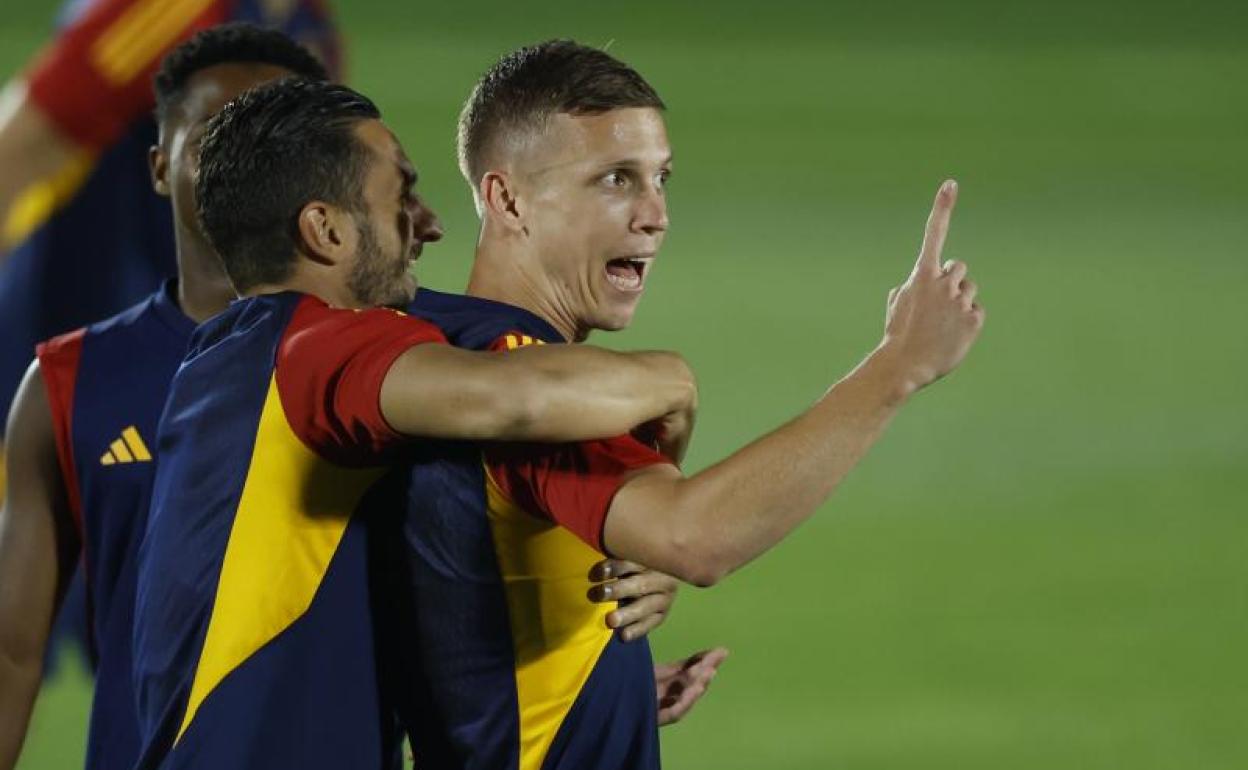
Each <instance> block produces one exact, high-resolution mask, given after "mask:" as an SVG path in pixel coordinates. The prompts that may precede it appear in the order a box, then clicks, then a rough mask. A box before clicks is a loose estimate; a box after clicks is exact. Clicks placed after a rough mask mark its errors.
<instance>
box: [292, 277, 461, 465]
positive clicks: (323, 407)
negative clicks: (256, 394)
mask: <svg viewBox="0 0 1248 770" xmlns="http://www.w3.org/2000/svg"><path fill="white" fill-rule="evenodd" d="M428 343H443V344H445V343H446V337H445V336H443V334H442V332H441V330H439V329H438V327H436V326H434V325H433V324H430V323H428V322H427V321H422V320H419V319H416V318H413V317H411V316H408V315H405V314H403V313H400V312H399V311H397V310H387V309H382V308H375V309H370V310H341V309H335V308H330V307H328V306H326V305H325V304H324V303H323V302H321V301H320V300H317V299H315V298H313V297H305V298H304V299H303V301H301V302H300V304H299V306H298V307H297V308H296V309H295V312H294V314H293V316H292V318H291V321H290V324H289V325H288V326H287V328H286V333H285V334H284V335H283V338H282V342H281V344H280V345H279V346H278V352H277V362H276V364H277V365H276V377H277V387H278V392H279V395H280V396H281V399H282V408H283V411H285V413H286V418H287V421H288V422H289V424H290V426H291V428H292V429H293V430H294V432H295V434H296V435H297V436H299V438H300V440H302V441H303V442H304V443H305V444H307V445H308V446H309V447H310V448H312V449H313V451H315V452H317V453H318V454H320V455H321V456H323V457H325V458H326V459H328V460H332V461H334V462H338V463H341V464H344V465H369V464H374V463H377V462H378V461H380V460H383V459H384V458H385V457H386V456H387V455H388V454H389V452H390V451H391V450H393V449H394V448H396V446H397V445H398V444H400V443H402V442H403V441H404V440H405V438H404V437H403V436H402V435H400V434H399V433H398V432H397V431H395V430H394V429H393V428H391V427H390V425H389V424H388V423H387V422H386V420H385V417H384V416H383V415H382V413H381V386H382V383H383V382H385V379H386V374H387V373H388V372H389V371H390V367H391V366H392V365H393V364H394V362H395V360H396V359H397V358H398V357H399V356H400V355H402V354H403V353H404V352H405V351H407V350H408V349H410V348H413V347H415V346H417V345H424V344H428Z"/></svg>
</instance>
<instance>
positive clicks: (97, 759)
mask: <svg viewBox="0 0 1248 770" xmlns="http://www.w3.org/2000/svg"><path fill="white" fill-rule="evenodd" d="M293 75H299V76H303V77H309V78H317V79H324V78H326V77H327V75H328V73H327V72H326V70H325V67H324V66H323V65H322V64H321V63H320V62H319V61H318V60H317V59H316V58H315V57H314V56H313V55H312V54H311V53H309V52H308V51H307V50H306V49H304V48H303V47H301V46H300V45H298V44H297V43H295V42H294V41H292V40H291V39H290V38H288V37H286V36H285V35H283V34H282V33H280V32H278V31H275V30H268V29H263V28H260V27H256V26H253V25H248V24H230V25H223V26H218V27H213V28H210V29H208V30H206V31H203V32H200V33H198V34H196V35H195V36H194V37H193V38H191V39H190V40H189V41H187V42H184V43H182V44H181V45H180V46H178V47H177V48H175V49H174V50H173V51H171V52H170V53H169V54H168V55H167V56H166V57H165V58H164V60H163V62H162V64H161V67H160V70H159V71H158V73H157V74H156V76H155V93H156V114H157V116H158V127H159V132H158V140H157V143H156V144H155V145H153V146H152V147H151V148H150V150H149V164H150V170H151V174H150V178H149V179H150V181H149V184H150V185H151V187H152V189H153V190H154V191H155V194H156V195H157V196H159V197H160V198H161V199H163V200H166V201H167V203H166V205H169V206H170V208H171V209H172V212H173V224H174V240H173V245H174V251H175V257H176V263H177V266H178V269H177V277H176V278H173V279H169V280H166V281H165V283H164V285H163V286H161V287H160V288H159V289H158V290H157V291H156V292H155V293H153V294H152V295H151V296H149V297H148V298H147V299H145V300H144V301H142V302H140V303H139V304H137V305H135V306H134V307H132V308H130V309H129V310H126V311H124V312H122V313H121V314H120V315H117V316H115V317H113V318H110V319H108V320H105V321H101V322H98V323H94V324H91V325H90V326H87V327H85V328H82V329H78V330H77V331H75V332H71V333H68V334H65V335H62V336H60V337H56V338H54V339H52V340H49V341H47V342H45V343H42V344H41V345H40V346H39V347H38V357H37V358H36V360H35V362H34V363H32V364H31V365H30V368H29V369H28V370H27V373H26V377H25V379H24V381H23V383H22V386H21V388H20V389H19V390H18V395H17V397H16V398H15V400H14V404H13V409H12V412H11V416H10V418H9V431H8V436H9V452H8V455H7V457H6V458H5V461H6V466H7V469H8V478H9V481H10V483H9V485H8V488H7V489H6V490H5V504H4V510H3V513H0V586H2V590H0V653H3V654H0V660H3V661H5V663H6V665H5V667H4V668H0V768H11V767H12V766H13V765H14V763H15V762H16V760H17V755H18V752H19V750H20V748H21V744H22V739H23V737H24V735H25V731H26V725H27V721H28V719H29V715H30V712H31V708H32V707H33V705H34V700H35V696H36V694H37V691H38V687H39V678H40V668H41V666H40V664H41V662H42V655H43V650H44V649H45V646H46V641H47V635H48V631H49V625H50V623H51V620H52V617H53V615H54V612H55V608H56V605H57V602H58V599H59V597H60V596H61V594H62V592H63V590H64V585H65V583H66V581H67V579H68V576H69V573H70V572H71V571H72V570H73V569H74V566H75V564H77V563H78V562H79V561H81V562H82V563H83V564H84V565H85V575H86V578H87V579H86V585H87V588H88V591H89V595H90V597H91V603H90V613H89V622H90V630H91V636H92V638H93V640H94V642H95V644H94V648H95V653H96V656H97V661H98V665H97V672H96V674H97V676H96V683H95V684H96V686H95V693H94V696H93V702H92V708H91V718H90V729H89V735H88V744H87V752H86V754H87V767H129V766H131V765H132V764H133V762H134V761H135V759H136V758H137V755H138V724H137V716H136V713H135V707H134V689H133V686H132V682H131V667H130V650H131V636H132V633H133V602H134V577H135V560H136V554H137V551H138V545H139V541H140V539H141V537H142V534H143V530H144V527H145V522H146V517H147V505H148V499H149V497H150V492H151V484H152V478H153V476H154V467H155V466H154V462H153V460H154V459H155V458H154V456H153V455H154V452H153V445H152V444H151V443H150V442H151V441H152V440H153V439H154V438H155V436H156V426H157V421H158V419H159V417H160V410H161V407H162V406H163V405H164V402H165V395H166V393H167V392H168V389H169V382H170V380H171V379H172V378H173V373H174V371H175V370H176V369H177V367H178V364H180V363H181V362H182V356H183V353H184V352H185V350H186V345H187V341H188V340H189V339H190V336H191V332H192V330H193V329H194V328H195V325H196V324H197V323H200V322H202V321H205V320H207V319H208V318H209V317H210V316H213V315H215V314H217V313H219V312H221V311H222V310H224V309H225V308H226V307H227V306H228V305H229V303H230V300H231V299H233V298H234V292H233V289H232V288H231V287H230V284H229V282H228V281H227V280H226V277H225V275H224V273H223V272H222V270H221V266H220V260H219V258H218V257H217V255H216V252H215V251H213V249H212V247H211V246H210V245H209V244H208V242H207V241H206V240H205V239H204V236H203V235H202V233H201V232H200V229H199V226H198V223H197V221H196V214H195V197H194V185H193V181H192V180H193V176H194V170H195V166H196V154H197V148H198V141H199V137H200V135H201V133H202V132H203V128H204V125H205V123H206V122H207V120H208V118H210V117H211V116H212V115H214V114H215V113H216V112H217V111H218V110H219V109H220V108H221V107H222V106H223V105H224V104H225V103H226V102H227V101H229V100H230V99H232V98H234V97H235V96H237V95H238V94H240V93H242V92H243V91H244V90H246V89H247V88H250V87H252V86H256V85H260V84H263V83H266V82H268V81H270V80H273V79H275V78H280V77H288V76H293Z"/></svg>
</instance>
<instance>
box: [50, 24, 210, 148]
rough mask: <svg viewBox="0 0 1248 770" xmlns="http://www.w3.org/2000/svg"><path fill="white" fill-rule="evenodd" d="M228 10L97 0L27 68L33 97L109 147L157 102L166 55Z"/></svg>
mask: <svg viewBox="0 0 1248 770" xmlns="http://www.w3.org/2000/svg"><path fill="white" fill-rule="evenodd" d="M226 10H227V3H226V2H225V1H224V0H95V2H92V3H91V4H90V5H88V6H87V8H86V10H85V11H83V12H82V13H81V14H80V15H79V16H78V17H77V18H76V19H74V21H73V22H72V23H70V24H69V26H67V27H66V28H65V29H63V30H61V32H60V33H59V34H58V36H57V37H56V38H55V39H54V40H53V41H52V42H51V43H49V44H48V45H47V47H45V48H44V49H43V50H42V51H41V52H40V54H39V55H38V57H37V58H36V59H35V61H34V63H33V65H32V67H31V68H30V69H29V70H28V71H27V73H26V82H27V86H28V88H29V93H30V98H31V99H32V100H33V101H34V102H35V103H36V104H37V105H39V107H40V109H42V110H43V112H44V113H45V114H46V115H47V116H48V117H49V118H50V119H51V120H52V121H53V122H54V123H55V124H56V125H57V126H58V127H59V128H60V129H61V131H63V132H64V133H65V134H66V135H67V136H68V137H70V138H71V139H73V140H74V141H75V142H77V143H78V144H80V145H82V146H83V147H84V148H86V149H91V150H99V149H103V148H104V147H107V146H108V145H110V144H112V143H113V142H114V141H115V140H117V139H118V138H119V137H120V136H121V135H122V134H123V133H125V130H126V127H127V126H128V125H129V124H130V123H131V122H132V121H133V120H135V119H136V118H138V117H139V116H140V115H142V114H143V113H145V112H148V111H150V110H151V109H152V106H153V104H154V103H155V102H154V96H153V93H152V76H153V75H154V74H155V72H156V69H157V68H158V67H159V65H160V61H161V59H162V58H163V57H164V55H165V54H166V53H168V52H169V50H170V49H172V48H173V47H174V46H175V45H177V44H178V43H180V42H181V41H183V40H185V39H186V38H188V37H189V36H191V35H192V34H194V33H195V32H197V31H199V30H201V29H205V28H207V27H211V26H213V25H215V24H219V23H221V22H223V21H225V18H226Z"/></svg>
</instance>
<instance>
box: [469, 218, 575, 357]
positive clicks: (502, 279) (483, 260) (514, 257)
mask: <svg viewBox="0 0 1248 770" xmlns="http://www.w3.org/2000/svg"><path fill="white" fill-rule="evenodd" d="M486 228H487V229H488V225H487V226H486ZM525 257H526V255H525V254H523V253H522V252H520V250H518V249H516V248H514V247H512V246H511V245H510V244H508V243H506V242H500V239H497V238H492V237H490V235H489V234H488V233H487V232H486V230H485V229H483V231H482V234H481V238H480V240H479V241H478V242H477V252H476V256H475V258H474V259H473V262H472V273H471V275H470V276H469V277H468V288H467V289H466V290H465V293H466V294H468V295H469V296H472V297H480V298H482V299H491V300H494V301H495V302H505V303H507V304H508V305H514V306H515V307H520V308H524V309H525V310H527V311H529V312H530V313H532V314H533V315H535V316H537V317H538V318H541V319H542V320H544V321H546V323H548V324H550V325H551V326H553V327H554V329H555V331H557V332H559V335H560V336H561V337H563V338H564V340H567V341H569V342H583V341H584V340H585V338H586V337H588V336H589V330H588V329H583V328H581V327H580V325H579V324H577V323H576V321H575V318H574V316H573V314H572V313H571V312H569V311H568V309H567V308H566V306H564V304H563V303H561V302H559V300H558V299H557V296H556V292H555V291H554V290H553V287H552V286H551V285H550V281H549V280H548V279H547V278H546V277H545V276H544V275H542V274H541V273H540V271H538V270H536V269H533V268H532V267H531V263H532V260H529V259H526V258H525Z"/></svg>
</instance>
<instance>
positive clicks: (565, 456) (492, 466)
mask: <svg viewBox="0 0 1248 770" xmlns="http://www.w3.org/2000/svg"><path fill="white" fill-rule="evenodd" d="M535 344H536V345H544V344H546V343H545V342H543V341H542V340H540V339H535V338H533V337H530V336H528V335H526V334H522V333H520V332H518V331H513V332H510V333H508V334H504V335H502V336H500V337H499V338H498V339H497V340H496V341H495V342H494V344H493V345H491V346H490V349H491V350H499V351H505V350H514V349H516V348H519V347H524V346H526V345H535ZM485 462H486V467H487V468H488V469H489V472H490V477H491V478H492V479H494V483H495V484H497V485H498V488H499V490H500V491H501V492H502V493H503V494H504V495H506V496H507V497H508V498H510V499H511V501H512V502H513V503H515V504H516V505H517V506H519V507H520V508H522V509H524V510H526V511H528V512H530V513H534V514H537V515H540V516H544V517H545V518H548V519H550V520H551V521H553V522H555V523H557V524H559V525H560V526H562V527H564V528H565V529H568V530H571V531H572V533H573V534H575V535H576V536H577V537H579V538H581V539H582V540H584V541H585V542H586V543H588V544H589V545H590V546H592V547H593V548H595V549H597V550H598V551H601V552H603V553H606V549H605V547H604V546H603V542H602V527H603V524H604V523H605V522H606V520H607V511H608V510H610V508H611V501H612V500H613V499H614V498H615V493H616V492H618V491H619V489H620V487H621V486H623V485H624V482H625V481H626V480H627V479H628V477H629V475H630V474H632V472H633V471H636V470H639V469H641V468H646V467H648V466H651V465H657V464H659V463H670V462H671V461H670V460H668V459H667V458H666V457H664V456H663V455H661V454H659V453H658V452H656V451H655V450H654V449H651V448H650V447H648V446H646V445H645V444H643V443H641V442H640V441H638V440H637V439H635V438H633V437H632V436H618V437H616V438H611V439H604V440H601V441H586V442H583V443H580V444H500V445H497V446H495V447H492V448H490V449H488V450H487V451H486V452H485Z"/></svg>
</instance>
